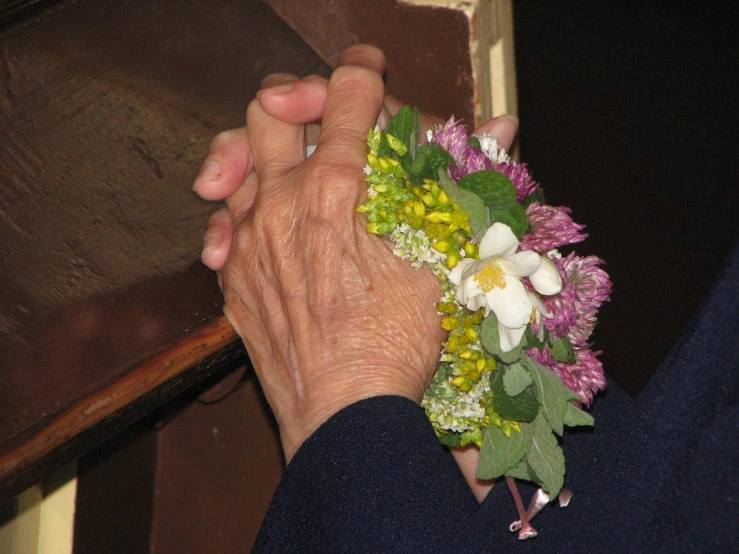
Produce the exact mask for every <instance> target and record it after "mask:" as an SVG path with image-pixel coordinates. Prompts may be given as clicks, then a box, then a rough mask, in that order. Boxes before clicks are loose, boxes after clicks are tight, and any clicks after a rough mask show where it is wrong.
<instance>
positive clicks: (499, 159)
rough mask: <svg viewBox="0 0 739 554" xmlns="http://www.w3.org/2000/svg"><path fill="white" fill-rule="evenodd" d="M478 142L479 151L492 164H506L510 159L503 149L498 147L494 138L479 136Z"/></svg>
mask: <svg viewBox="0 0 739 554" xmlns="http://www.w3.org/2000/svg"><path fill="white" fill-rule="evenodd" d="M477 140H479V141H480V149H481V150H482V151H483V152H484V153H485V155H486V156H487V157H488V158H489V159H490V161H491V162H493V163H494V164H502V163H508V162H510V161H511V157H510V156H509V155H508V154H506V151H505V148H500V147H498V140H497V139H496V138H495V137H491V136H488V135H481V136H479V137H477Z"/></svg>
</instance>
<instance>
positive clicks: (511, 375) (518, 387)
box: [503, 363, 534, 396]
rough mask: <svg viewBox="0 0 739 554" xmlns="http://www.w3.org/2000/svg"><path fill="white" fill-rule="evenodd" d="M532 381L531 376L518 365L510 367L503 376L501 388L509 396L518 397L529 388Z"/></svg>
mask: <svg viewBox="0 0 739 554" xmlns="http://www.w3.org/2000/svg"><path fill="white" fill-rule="evenodd" d="M533 381H534V379H533V378H532V377H531V374H530V373H529V372H528V371H526V368H525V367H524V366H523V365H521V364H520V363H515V364H513V365H512V366H510V367H509V368H508V370H507V371H506V372H505V374H504V375H503V387H504V388H505V391H506V394H508V395H509V396H518V395H519V394H521V393H522V392H523V391H525V390H526V389H527V388H529V386H530V385H531V383H533Z"/></svg>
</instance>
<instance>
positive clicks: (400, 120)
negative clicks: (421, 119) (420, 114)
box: [385, 106, 414, 146]
mask: <svg viewBox="0 0 739 554" xmlns="http://www.w3.org/2000/svg"><path fill="white" fill-rule="evenodd" d="M413 115H414V114H413V110H412V109H411V107H410V106H403V107H402V108H400V110H399V111H398V113H397V114H395V116H393V118H392V119H391V120H390V122H389V123H388V124H387V127H385V133H386V134H388V135H392V136H394V137H395V138H397V139H398V140H399V141H401V142H402V143H403V144H405V145H406V146H409V145H410V143H411V136H412V134H413V128H414V121H413V119H414V118H413Z"/></svg>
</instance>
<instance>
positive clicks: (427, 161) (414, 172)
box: [409, 144, 454, 194]
mask: <svg viewBox="0 0 739 554" xmlns="http://www.w3.org/2000/svg"><path fill="white" fill-rule="evenodd" d="M452 163H454V158H452V156H451V154H449V152H447V151H446V150H444V149H443V148H442V147H441V146H439V145H438V144H424V145H422V146H419V147H418V150H417V152H416V157H415V158H413V162H412V163H411V170H410V171H409V174H410V177H411V181H412V182H413V183H415V184H420V183H421V182H423V180H424V179H434V180H436V179H437V177H438V175H439V172H440V171H444V172H445V173H446V169H447V168H448V167H449V166H450V165H451V164H452ZM447 194H448V193H447Z"/></svg>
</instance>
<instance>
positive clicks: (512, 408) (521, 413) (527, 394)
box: [490, 368, 539, 421]
mask: <svg viewBox="0 0 739 554" xmlns="http://www.w3.org/2000/svg"><path fill="white" fill-rule="evenodd" d="M506 372H507V369H506V368H500V369H498V371H496V372H495V373H494V374H493V375H494V376H493V378H492V383H491V387H490V388H491V390H492V392H493V406H494V407H495V411H496V412H498V413H499V414H500V415H501V416H503V417H506V418H508V419H515V420H517V421H531V420H533V419H534V418H535V417H536V415H537V414H538V413H539V402H538V401H537V400H536V395H535V394H534V391H533V390H531V388H528V389H526V390H525V391H523V392H521V393H519V394H517V395H516V396H510V395H509V394H508V393H506V390H505V385H504V384H503V382H504V376H505V374H506Z"/></svg>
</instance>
